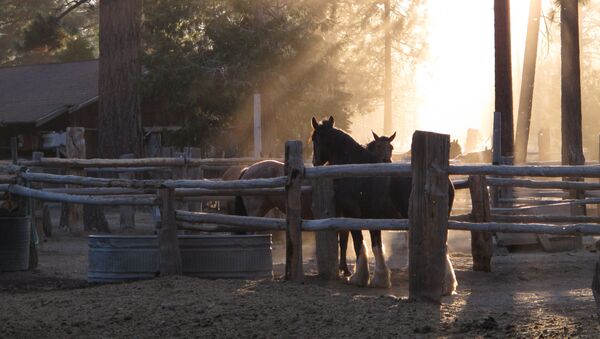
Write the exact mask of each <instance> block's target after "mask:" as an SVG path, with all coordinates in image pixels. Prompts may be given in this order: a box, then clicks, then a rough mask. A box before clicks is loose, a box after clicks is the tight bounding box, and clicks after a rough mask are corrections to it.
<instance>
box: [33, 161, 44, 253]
mask: <svg viewBox="0 0 600 339" xmlns="http://www.w3.org/2000/svg"><path fill="white" fill-rule="evenodd" d="M43 156H44V153H43V152H33V153H32V155H31V160H34V161H35V160H40V159H42V157H43ZM30 171H33V170H30ZM36 172H37V170H36ZM31 186H32V188H38V189H39V188H43V186H44V184H43V183H35V184H32V185H31ZM31 203H32V205H33V211H32V214H33V215H32V216H31V217H32V219H33V224H34V226H35V229H36V231H37V235H38V239H39V244H38V246H39V247H41V246H42V243H43V242H44V241H45V239H46V234H45V232H44V202H43V201H41V200H38V199H32V201H31Z"/></svg>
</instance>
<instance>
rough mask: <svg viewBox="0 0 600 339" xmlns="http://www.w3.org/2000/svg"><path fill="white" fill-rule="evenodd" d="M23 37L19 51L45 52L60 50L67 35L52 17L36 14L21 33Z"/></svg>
mask: <svg viewBox="0 0 600 339" xmlns="http://www.w3.org/2000/svg"><path fill="white" fill-rule="evenodd" d="M23 36H24V39H23V44H22V45H20V46H19V48H20V49H21V50H23V51H31V50H37V51H43V52H46V51H55V50H57V49H60V48H62V47H63V46H64V44H65V39H66V37H67V34H66V33H65V31H64V30H63V29H62V27H60V25H59V22H58V20H57V19H56V18H55V17H54V16H43V15H41V14H40V13H38V14H37V15H36V16H35V19H33V21H32V22H31V24H30V25H29V26H27V27H26V28H25V30H24V31H23Z"/></svg>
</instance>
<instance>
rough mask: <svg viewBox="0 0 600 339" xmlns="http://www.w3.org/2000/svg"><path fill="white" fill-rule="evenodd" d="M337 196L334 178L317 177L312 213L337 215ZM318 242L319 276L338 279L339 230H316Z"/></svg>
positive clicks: (325, 217) (313, 193)
mask: <svg viewBox="0 0 600 339" xmlns="http://www.w3.org/2000/svg"><path fill="white" fill-rule="evenodd" d="M334 199H335V196H334V192H333V180H332V179H315V180H313V182H312V213H313V216H314V218H315V219H327V218H333V217H335V200H334ZM315 238H316V243H317V268H318V272H319V276H321V277H322V278H323V279H325V280H332V279H337V278H338V277H339V274H338V266H339V256H338V232H337V231H317V232H315Z"/></svg>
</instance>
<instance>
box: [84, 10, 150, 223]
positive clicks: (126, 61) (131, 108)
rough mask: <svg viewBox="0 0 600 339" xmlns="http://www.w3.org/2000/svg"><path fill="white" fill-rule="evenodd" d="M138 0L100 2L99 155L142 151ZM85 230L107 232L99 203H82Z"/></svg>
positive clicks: (116, 155)
mask: <svg viewBox="0 0 600 339" xmlns="http://www.w3.org/2000/svg"><path fill="white" fill-rule="evenodd" d="M141 10H142V1H141V0H127V1H123V0H102V1H100V60H99V69H98V94H99V105H98V154H99V156H100V157H101V158H119V157H120V156H121V155H123V154H133V155H134V156H135V157H140V156H142V141H143V140H142V138H143V134H142V119H141V103H140V102H141V91H140V76H141V64H140V57H141V39H140V29H141ZM84 224H85V228H86V229H88V230H89V229H97V230H100V231H108V223H107V221H106V218H105V216H104V213H103V210H102V207H95V206H86V207H85V208H84Z"/></svg>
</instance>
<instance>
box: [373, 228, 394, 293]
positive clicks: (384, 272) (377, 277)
mask: <svg viewBox="0 0 600 339" xmlns="http://www.w3.org/2000/svg"><path fill="white" fill-rule="evenodd" d="M369 233H370V234H371V248H372V249H373V256H374V257H375V272H374V273H373V280H372V281H371V287H376V288H390V287H392V279H391V275H392V274H391V271H390V269H389V268H388V266H387V264H386V263H385V257H384V255H383V244H382V241H381V231H370V232H369Z"/></svg>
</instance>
